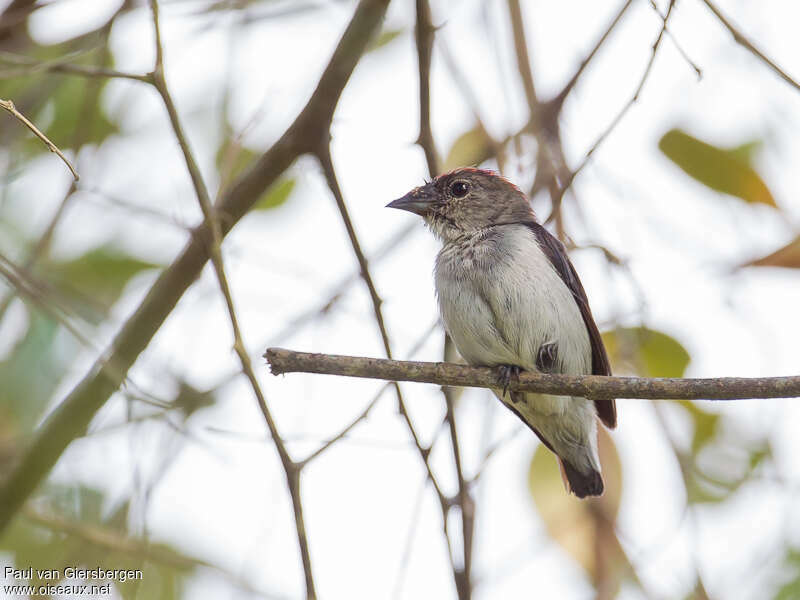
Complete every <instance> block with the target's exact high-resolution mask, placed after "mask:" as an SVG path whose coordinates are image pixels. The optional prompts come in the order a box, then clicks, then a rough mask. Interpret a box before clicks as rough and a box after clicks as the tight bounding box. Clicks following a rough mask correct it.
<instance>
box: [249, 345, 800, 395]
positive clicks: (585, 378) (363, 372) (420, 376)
mask: <svg viewBox="0 0 800 600" xmlns="http://www.w3.org/2000/svg"><path fill="white" fill-rule="evenodd" d="M264 357H265V358H266V359H267V362H268V363H269V365H270V367H271V369H272V374H273V375H282V374H284V373H318V374H324V375H340V376H345V377H365V378H368V379H385V380H389V381H415V382H417V383H435V384H438V385H459V386H463V387H482V388H497V387H498V385H497V371H496V370H495V369H492V368H490V367H469V366H466V365H457V364H454V363H432V362H416V361H403V360H385V359H380V358H364V357H359V356H339V355H335V354H314V353H310V352H295V351H293V350H286V349H284V348H269V349H267V351H266V353H265V354H264ZM508 389H510V390H512V391H516V392H536V393H540V394H555V395H559V396H580V397H583V398H591V399H598V400H599V399H606V398H639V399H661V400H745V399H750V398H798V397H800V376H796V375H795V376H787V377H716V378H706V379H678V378H647V377H606V376H604V375H544V374H541V373H532V372H528V371H525V372H523V373H521V374H520V376H519V379H518V381H512V382H511V383H510V384H509V386H508Z"/></svg>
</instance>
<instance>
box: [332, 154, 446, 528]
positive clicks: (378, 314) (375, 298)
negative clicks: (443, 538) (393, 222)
mask: <svg viewBox="0 0 800 600" xmlns="http://www.w3.org/2000/svg"><path fill="white" fill-rule="evenodd" d="M316 155H317V158H318V160H319V162H320V164H321V165H322V170H323V171H324V173H325V179H326V180H327V181H328V187H329V188H330V190H331V193H332V194H333V197H334V199H335V200H336V206H337V207H338V208H339V214H340V215H341V217H342V221H343V222H344V226H345V229H347V236H348V238H349V239H350V245H351V246H352V248H353V252H354V254H355V255H356V260H357V261H358V264H359V267H360V268H361V278H362V279H363V280H364V283H365V284H366V286H367V289H368V290H369V295H370V299H371V300H372V311H373V314H374V316H375V322H376V323H377V325H378V330H379V331H380V334H381V339H382V341H383V349H384V352H385V353H386V356H387V358H389V359H391V358H392V347H391V343H390V341H389V332H388V331H387V329H386V323H385V322H384V319H383V311H382V310H381V304H382V303H383V300H381V298H380V296H379V295H378V291H377V289H376V288H375V283H374V281H373V280H372V275H371V274H370V272H369V265H368V264H367V258H366V257H365V256H364V253H363V251H362V250H361V244H360V242H359V241H358V236H357V235H356V232H355V228H354V227H353V222H352V220H351V219H350V213H349V212H348V210H347V205H346V204H345V202H344V197H343V196H342V191H341V189H340V188H339V182H338V181H337V179H336V171H335V170H334V168H333V159H332V158H331V154H330V144H329V143H328V142H326V143H324V144H321V145H320V147H319V148H318V149H317V151H316ZM394 390H395V395H396V396H397V403H398V407H399V409H400V414H401V415H402V416H403V419H405V422H406V425H407V426H408V431H409V433H410V434H411V438H412V439H413V440H414V445H415V446H416V447H417V450H418V451H419V454H420V457H421V458H422V460H423V462H424V463H425V469H426V470H427V472H428V478H429V479H430V481H431V484H433V487H434V489H435V490H436V495H437V496H438V498H439V503H440V504H441V505H442V506H446V504H447V502H446V496H445V495H444V493H443V492H442V488H441V486H440V485H439V482H438V480H437V478H436V476H435V475H434V473H433V470H432V468H431V465H430V462H429V461H428V457H429V455H430V448H426V447H425V446H424V445H423V444H422V441H421V439H420V437H419V434H418V433H417V430H416V428H415V427H414V424H413V422H412V421H411V415H410V414H409V412H408V409H407V407H406V403H405V401H404V400H403V394H402V392H401V390H400V386H399V385H398V384H397V382H394ZM448 543H449V540H448Z"/></svg>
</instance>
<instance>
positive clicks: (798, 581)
mask: <svg viewBox="0 0 800 600" xmlns="http://www.w3.org/2000/svg"><path fill="white" fill-rule="evenodd" d="M783 560H784V565H785V567H786V569H787V571H789V573H791V575H790V577H791V579H790V580H789V581H787V582H786V583H785V584H783V586H781V588H780V589H779V590H778V593H777V594H775V600H797V598H800V551H798V550H795V549H794V548H789V549H788V550H787V551H786V557H785V558H784V559H783Z"/></svg>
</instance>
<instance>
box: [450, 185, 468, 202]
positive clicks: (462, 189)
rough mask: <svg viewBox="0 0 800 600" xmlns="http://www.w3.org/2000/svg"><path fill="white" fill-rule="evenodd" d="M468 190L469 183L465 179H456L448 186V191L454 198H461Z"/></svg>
mask: <svg viewBox="0 0 800 600" xmlns="http://www.w3.org/2000/svg"><path fill="white" fill-rule="evenodd" d="M468 192H469V184H468V183H467V182H466V181H456V182H455V183H453V184H452V185H451V186H450V193H451V194H453V196H455V197H456V198H463V197H464V196H466V195H467V193H468Z"/></svg>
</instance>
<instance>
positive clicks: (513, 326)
mask: <svg viewBox="0 0 800 600" xmlns="http://www.w3.org/2000/svg"><path fill="white" fill-rule="evenodd" d="M435 280H436V293H437V297H438V300H439V308H440V311H441V314H442V319H443V320H444V323H445V327H446V328H447V331H448V333H449V334H450V336H451V337H452V338H453V342H454V343H455V345H456V348H458V351H459V352H460V353H461V355H462V356H463V357H464V359H465V360H466V361H467V362H469V363H470V364H473V365H487V366H495V365H500V364H511V365H518V366H521V367H523V368H525V369H527V370H535V369H536V357H537V354H538V351H539V348H540V346H541V345H542V344H544V343H550V342H555V343H556V344H557V346H558V361H557V365H556V371H557V372H561V373H572V374H582V373H590V372H591V346H590V342H589V335H588V332H587V330H586V325H585V324H584V322H583V317H582V316H581V313H580V310H579V309H578V306H577V304H576V303H575V299H574V298H573V296H572V293H571V292H570V290H569V289H568V288H567V286H566V284H565V283H564V281H563V280H562V279H561V277H560V276H559V274H558V273H557V272H556V270H555V269H554V267H553V266H552V264H551V263H550V260H549V259H548V258H547V256H546V255H545V254H544V252H542V250H541V248H540V247H539V244H538V242H537V241H536V237H535V235H534V234H533V232H532V231H531V230H530V229H528V228H527V227H526V226H524V225H518V224H514V225H504V226H499V227H494V228H491V229H489V230H485V231H483V232H480V233H478V234H475V235H473V236H469V237H466V236H465V237H464V238H461V239H459V240H454V241H451V242H448V243H447V244H445V246H444V247H443V248H442V250H441V251H440V253H439V255H438V257H437V259H436V270H435Z"/></svg>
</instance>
